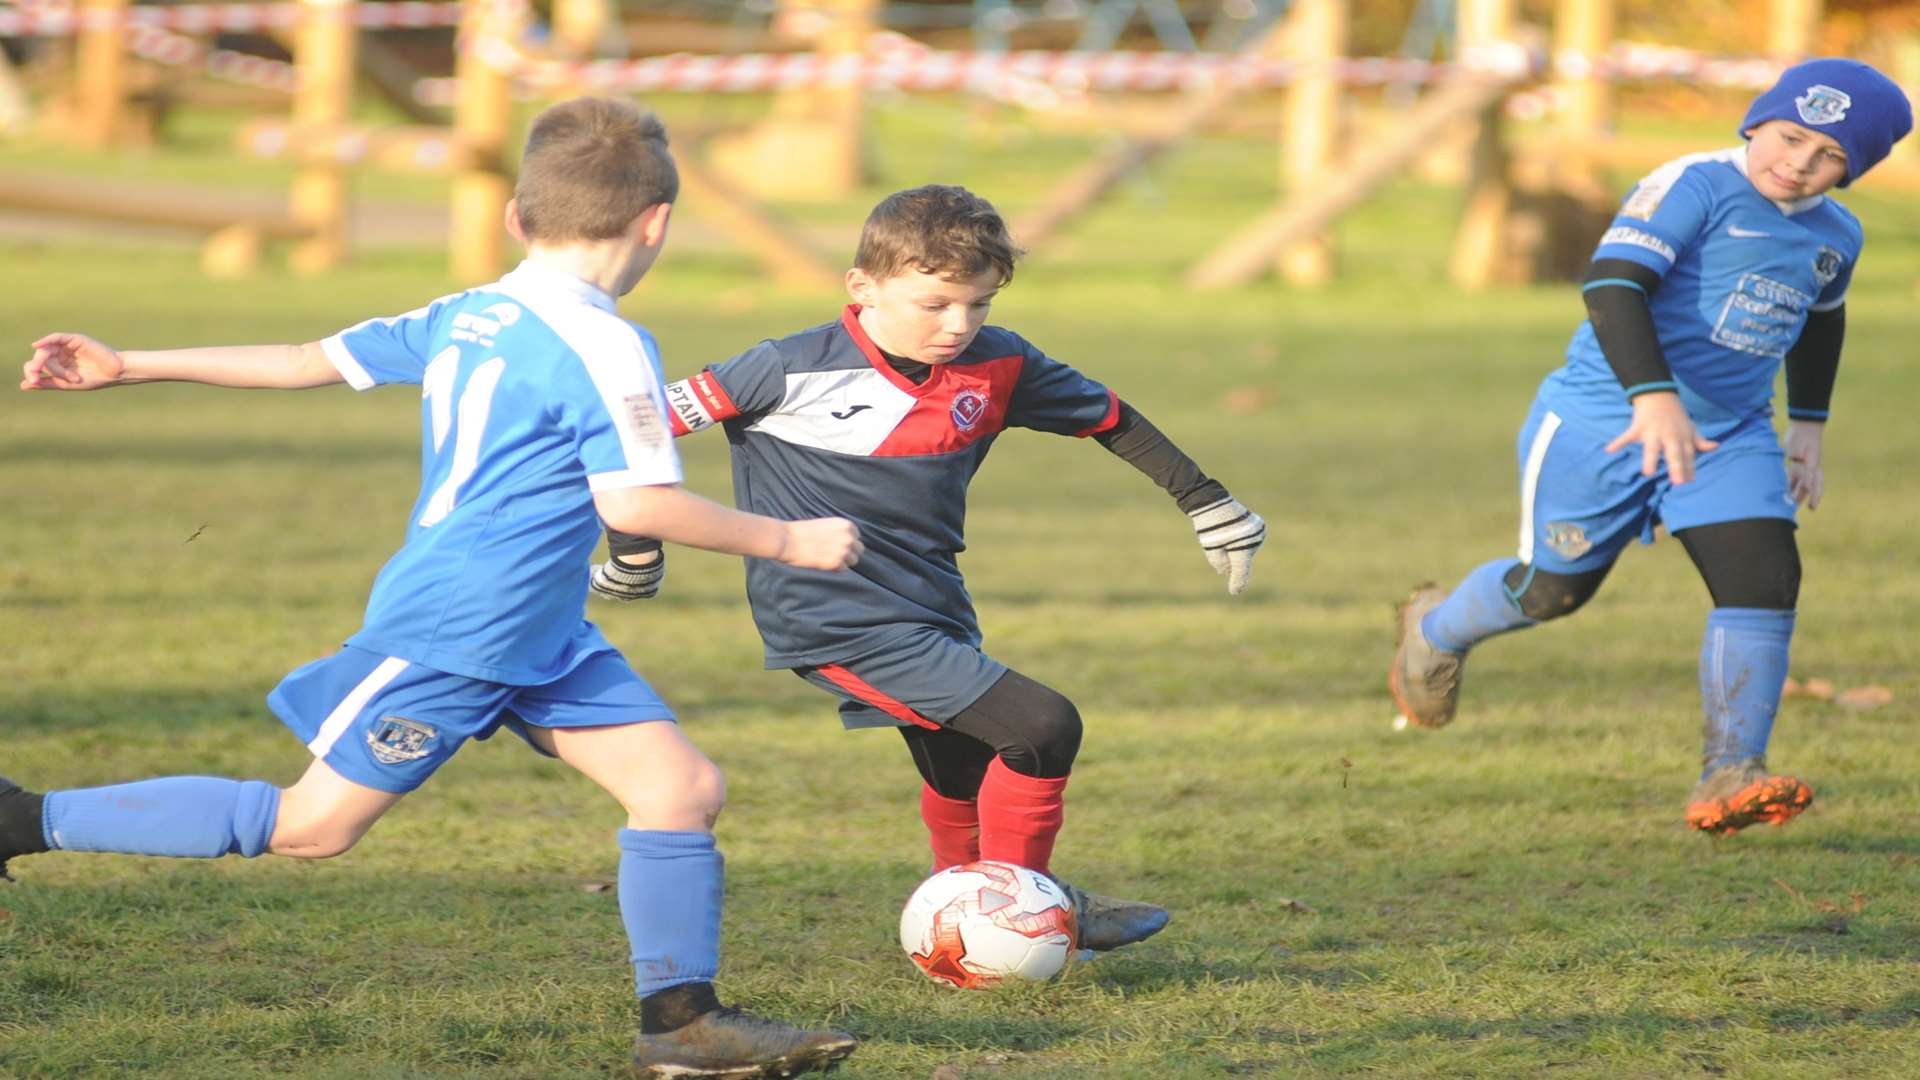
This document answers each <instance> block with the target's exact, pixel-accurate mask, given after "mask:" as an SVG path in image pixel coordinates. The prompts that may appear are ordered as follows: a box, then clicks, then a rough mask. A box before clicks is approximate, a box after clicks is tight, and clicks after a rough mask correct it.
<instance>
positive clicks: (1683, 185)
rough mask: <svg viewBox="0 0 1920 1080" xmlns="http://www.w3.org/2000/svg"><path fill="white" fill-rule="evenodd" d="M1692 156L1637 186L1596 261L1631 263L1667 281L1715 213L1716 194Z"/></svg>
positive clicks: (1616, 217)
mask: <svg viewBox="0 0 1920 1080" xmlns="http://www.w3.org/2000/svg"><path fill="white" fill-rule="evenodd" d="M1696 164H1698V161H1697V158H1696V157H1693V156H1690V157H1685V158H1681V159H1679V160H1677V161H1670V162H1668V163H1667V164H1665V165H1662V166H1661V167H1660V168H1658V169H1655V170H1654V171H1653V172H1651V173H1648V174H1647V176H1646V178H1645V179H1643V180H1641V181H1640V182H1639V183H1638V184H1635V185H1634V188H1633V190H1632V191H1630V192H1628V193H1627V197H1626V198H1625V199H1624V200H1622V202H1621V203H1620V212H1619V213H1617V214H1615V215H1614V218H1613V223H1612V224H1611V225H1609V226H1608V227H1607V231H1606V234H1605V235H1603V236H1602V237H1600V245H1599V246H1598V247H1596V248H1595V249H1594V252H1593V257H1594V259H1596V260H1599V259H1626V260H1629V261H1631V262H1636V263H1639V264H1640V265H1642V266H1644V267H1646V268H1647V269H1649V270H1652V271H1653V272H1654V273H1656V274H1659V275H1661V276H1662V277H1665V276H1666V273H1667V271H1668V270H1671V269H1673V263H1674V260H1675V259H1677V258H1679V256H1680V252H1681V251H1682V250H1683V249H1685V248H1686V247H1687V245H1689V244H1691V243H1693V242H1694V241H1695V240H1696V239H1698V238H1699V236H1700V234H1701V231H1702V230H1704V229H1705V228H1706V225H1707V217H1708V215H1709V214H1710V213H1712V211H1713V190H1712V188H1711V186H1710V185H1709V183H1708V181H1707V180H1706V179H1705V177H1704V176H1703V174H1702V171H1701V170H1700V169H1698V168H1693V167H1692V166H1694V165H1696Z"/></svg>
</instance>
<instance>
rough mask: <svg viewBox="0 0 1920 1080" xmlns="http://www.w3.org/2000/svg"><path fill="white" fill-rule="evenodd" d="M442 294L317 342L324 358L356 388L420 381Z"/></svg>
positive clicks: (442, 303)
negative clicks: (418, 304)
mask: <svg viewBox="0 0 1920 1080" xmlns="http://www.w3.org/2000/svg"><path fill="white" fill-rule="evenodd" d="M451 299H453V297H446V296H443V297H441V298H440V299H438V300H435V301H434V302H433V303H431V304H428V305H427V306H426V307H422V308H415V309H413V310H412V311H409V312H407V313H406V314H404V315H395V316H392V317H390V318H384V319H368V320H367V321H366V322H363V323H360V324H358V325H355V326H349V327H347V328H346V329H345V330H342V331H340V332H339V333H337V334H335V335H333V336H332V337H329V338H327V339H325V340H323V341H322V342H320V347H321V349H322V350H323V351H324V352H325V353H326V354H327V359H328V360H330V361H332V362H333V366H334V367H335V368H337V369H338V370H339V372H340V375H341V377H343V378H345V379H346V380H347V385H349V386H351V387H353V388H354V389H355V390H368V389H371V388H373V387H375V386H380V385H383V384H385V383H415V384H417V383H419V382H420V379H421V376H422V374H423V373H424V372H425V371H426V369H427V362H428V361H429V360H430V359H432V357H431V355H430V354H429V351H428V350H429V346H430V343H431V342H432V340H433V331H434V324H435V322H436V320H438V319H439V318H440V315H441V312H443V311H444V310H445V309H446V307H447V301H449V300H451Z"/></svg>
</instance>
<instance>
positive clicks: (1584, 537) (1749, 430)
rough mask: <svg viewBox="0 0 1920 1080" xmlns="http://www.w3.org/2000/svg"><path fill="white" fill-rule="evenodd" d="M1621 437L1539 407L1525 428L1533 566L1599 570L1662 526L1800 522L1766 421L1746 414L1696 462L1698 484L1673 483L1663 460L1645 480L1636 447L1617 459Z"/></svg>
mask: <svg viewBox="0 0 1920 1080" xmlns="http://www.w3.org/2000/svg"><path fill="white" fill-rule="evenodd" d="M1618 435H1619V432H1617V431H1616V432H1611V433H1604V434H1603V433H1600V432H1596V431H1593V430H1591V429H1588V428H1583V427H1580V426H1577V425H1576V424H1574V423H1572V422H1569V421H1567V420H1565V419H1563V418H1562V417H1561V416H1560V415H1559V414H1557V413H1555V412H1554V411H1553V410H1552V409H1550V408H1548V407H1547V405H1546V403H1545V402H1542V401H1539V400H1536V401H1535V402H1534V404H1533V411H1532V412H1531V413H1529V414H1528V416H1527V422H1526V424H1525V425H1524V426H1523V427H1521V429H1520V438H1519V441H1518V445H1517V449H1518V451H1519V458H1520V552H1519V558H1520V561H1521V562H1523V563H1526V564H1528V565H1529V566H1537V567H1539V568H1540V569H1542V570H1546V571H1548V572H1550V573H1556V574H1573V573H1580V572H1583V571H1587V570H1597V569H1599V568H1600V567H1602V566H1606V565H1608V564H1610V563H1612V562H1613V561H1614V560H1615V559H1617V558H1619V557H1620V552H1621V551H1622V550H1624V549H1625V548H1626V546H1627V544H1628V543H1629V542H1631V541H1632V540H1633V539H1634V538H1635V537H1639V538H1640V539H1641V540H1642V541H1643V542H1646V543H1652V541H1653V531H1654V528H1655V527H1656V526H1659V525H1664V526H1666V528H1667V531H1668V532H1678V531H1679V530H1681V529H1689V528H1692V527H1693V526H1695V525H1714V524H1718V523H1720V522H1725V521H1743V520H1745V519H1747V518H1785V519H1786V520H1788V521H1792V520H1794V509H1795V507H1794V502H1793V496H1792V495H1791V494H1789V492H1788V489H1787V465H1786V454H1785V452H1784V451H1782V450H1781V449H1780V438H1779V436H1778V435H1776V434H1774V430H1773V424H1772V422H1771V420H1770V418H1768V417H1765V416H1755V417H1750V418H1748V419H1747V420H1745V421H1743V422H1742V423H1741V424H1740V425H1739V426H1738V427H1736V428H1734V429H1733V430H1732V431H1730V432H1728V433H1727V434H1725V435H1723V436H1721V437H1720V438H1719V440H1718V442H1719V443H1720V445H1719V446H1718V447H1717V448H1715V449H1713V450H1709V451H1707V452H1706V453H1704V454H1700V455H1698V456H1696V457H1695V458H1694V473H1693V479H1692V480H1690V481H1688V482H1687V483H1685V484H1679V485H1675V484H1674V483H1673V482H1672V481H1670V480H1669V479H1668V478H1667V469H1666V462H1664V461H1663V462H1661V463H1660V468H1659V470H1658V471H1657V472H1656V473H1655V474H1654V475H1653V476H1642V475H1640V460H1641V449H1640V446H1639V445H1638V444H1634V445H1630V446H1627V447H1626V448H1624V449H1622V450H1619V451H1617V452H1615V453H1612V454H1609V453H1607V452H1606V449H1605V448H1606V445H1607V444H1608V443H1610V442H1612V441H1613V440H1614V439H1615V438H1616V437H1617V436H1618Z"/></svg>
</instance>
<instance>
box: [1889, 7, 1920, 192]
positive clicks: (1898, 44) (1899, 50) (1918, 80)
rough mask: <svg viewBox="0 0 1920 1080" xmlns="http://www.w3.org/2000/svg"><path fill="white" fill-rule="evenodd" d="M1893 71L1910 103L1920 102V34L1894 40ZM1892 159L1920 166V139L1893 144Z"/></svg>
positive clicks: (1890, 73)
mask: <svg viewBox="0 0 1920 1080" xmlns="http://www.w3.org/2000/svg"><path fill="white" fill-rule="evenodd" d="M1892 52H1893V70H1892V71H1889V72H1887V74H1888V75H1890V76H1892V77H1893V81H1894V82H1897V83H1899V84H1900V88H1901V89H1902V90H1905V91H1906V94H1907V99H1908V100H1909V101H1920V33H1909V34H1902V35H1900V36H1899V37H1898V38H1896V39H1894V42H1893V47H1892ZM1891 157H1892V159H1893V160H1894V161H1896V162H1900V163H1902V164H1904V165H1909V166H1911V165H1915V164H1920V138H1915V137H1913V136H1911V135H1909V136H1907V137H1906V138H1904V139H1901V140H1900V141H1899V142H1897V143H1894V144H1893V154H1892V155H1891Z"/></svg>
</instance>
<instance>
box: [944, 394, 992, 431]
mask: <svg viewBox="0 0 1920 1080" xmlns="http://www.w3.org/2000/svg"><path fill="white" fill-rule="evenodd" d="M947 412H948V414H949V415H951V416H952V417H953V426H954V427H957V428H959V429H960V430H961V431H972V430H973V429H974V426H975V425H977V424H979V423H980V418H981V417H983V416H985V415H987V395H985V394H983V393H981V392H980V391H978V390H962V391H960V392H959V393H957V394H955V395H953V405H952V407H951V408H949V409H948V410H947Z"/></svg>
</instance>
